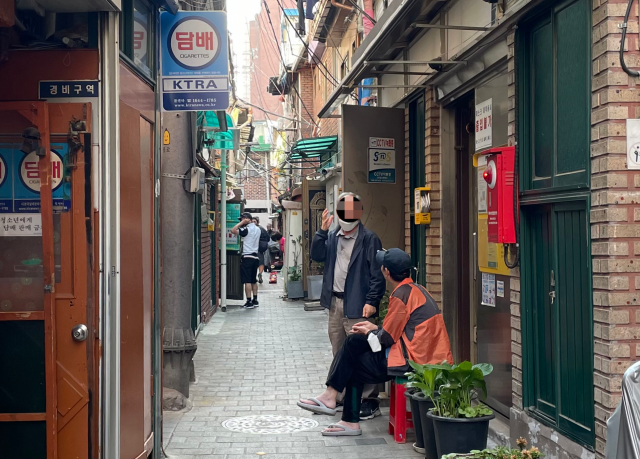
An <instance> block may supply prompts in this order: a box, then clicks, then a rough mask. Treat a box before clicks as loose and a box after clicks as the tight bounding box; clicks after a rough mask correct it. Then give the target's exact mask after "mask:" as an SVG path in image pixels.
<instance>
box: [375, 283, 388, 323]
mask: <svg viewBox="0 0 640 459" xmlns="http://www.w3.org/2000/svg"><path fill="white" fill-rule="evenodd" d="M390 295H391V293H389V291H388V290H387V291H386V292H384V296H383V297H382V300H380V305H379V306H378V319H377V322H376V325H382V321H383V320H384V318H385V317H387V312H389V296H390Z"/></svg>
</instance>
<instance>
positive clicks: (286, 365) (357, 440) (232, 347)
mask: <svg viewBox="0 0 640 459" xmlns="http://www.w3.org/2000/svg"><path fill="white" fill-rule="evenodd" d="M265 282H266V278H265ZM258 298H259V300H260V307H258V308H256V309H253V310H245V309H242V307H241V305H240V302H229V303H230V304H229V307H228V308H227V312H224V313H223V312H221V311H218V312H217V313H216V314H214V316H213V317H212V319H211V321H210V322H209V324H208V325H207V326H205V327H204V328H203V329H202V331H201V332H200V334H199V336H198V350H197V351H196V354H195V357H194V361H195V367H196V382H195V383H193V384H192V385H191V389H190V391H191V392H190V394H189V398H190V400H191V401H192V403H193V408H191V410H189V411H187V412H180V413H174V412H165V413H164V424H163V428H164V429H163V430H164V438H163V443H164V450H165V452H166V454H167V456H168V457H169V458H171V459H202V458H211V459H223V458H224V459H243V458H256V457H264V458H267V459H269V458H272V459H339V458H350V459H353V458H355V459H357V458H366V459H374V458H387V457H393V458H408V457H414V458H418V457H424V456H421V455H420V454H418V453H416V452H414V451H413V448H412V446H411V444H412V438H413V437H411V436H409V441H408V442H407V443H406V444H396V443H395V442H394V441H393V437H392V436H390V435H389V434H388V433H387V429H388V422H389V417H388V412H389V409H388V408H382V416H379V417H377V418H375V419H373V420H370V421H363V422H361V426H362V429H363V434H362V436H359V437H342V438H330V437H323V436H322V435H321V434H320V431H321V430H322V429H323V428H324V427H326V426H327V425H328V424H330V423H332V422H338V421H339V420H340V413H338V415H336V416H331V417H330V416H319V415H314V414H312V413H309V412H307V411H304V410H302V409H300V408H298V407H297V406H296V402H297V401H298V400H299V399H300V398H304V397H309V396H315V395H318V394H320V393H321V392H322V391H323V390H324V387H325V386H324V382H325V379H326V376H327V371H328V369H329V365H330V364H331V360H332V355H331V346H330V344H329V338H328V336H327V313H326V312H325V311H309V312H306V311H305V310H304V303H303V302H302V301H297V302H293V301H291V302H290V301H283V300H282V285H281V283H279V284H278V285H269V284H266V283H265V284H263V285H261V286H260V292H259V294H258ZM410 435H411V434H410Z"/></svg>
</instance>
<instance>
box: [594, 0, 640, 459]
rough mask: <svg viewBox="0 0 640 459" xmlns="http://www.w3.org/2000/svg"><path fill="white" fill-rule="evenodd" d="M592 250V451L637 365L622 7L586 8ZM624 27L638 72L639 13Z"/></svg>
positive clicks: (632, 93) (632, 179) (629, 91)
mask: <svg viewBox="0 0 640 459" xmlns="http://www.w3.org/2000/svg"><path fill="white" fill-rule="evenodd" d="M593 8H594V10H593V48H592V59H593V79H592V112H591V125H592V130H591V140H592V143H591V189H592V200H591V206H592V208H591V240H592V243H591V250H592V256H593V287H594V293H593V305H594V311H593V316H594V337H595V343H594V351H595V356H594V368H595V375H594V384H595V391H594V396H595V402H596V411H595V412H596V435H597V439H596V451H597V453H598V455H599V457H603V454H604V447H605V441H606V438H607V428H606V421H607V419H608V418H609V416H610V415H611V414H612V413H613V411H614V409H615V407H616V405H617V404H618V402H619V401H620V397H621V394H620V390H621V389H620V385H621V377H622V374H623V373H624V371H625V370H626V369H627V368H628V367H629V366H630V365H631V364H632V363H633V362H634V361H637V360H638V359H640V307H639V305H640V296H639V295H640V258H639V257H638V255H640V225H639V224H638V221H640V199H639V197H640V174H638V173H637V172H634V171H631V170H628V169H627V167H626V124H625V122H626V119H627V118H638V117H640V95H639V94H640V93H639V92H638V89H637V86H636V85H637V81H636V79H635V78H630V77H629V76H628V75H627V74H626V73H624V72H623V71H622V68H621V66H620V59H619V56H618V50H619V48H620V36H621V35H620V29H619V28H618V27H617V24H619V23H622V22H624V13H625V10H626V8H627V3H626V2H620V3H618V2H606V1H600V0H595V1H594V2H593ZM630 17H631V19H630V20H629V22H628V34H627V42H626V44H625V49H626V50H628V52H627V53H625V62H626V63H627V65H628V66H629V67H632V68H638V67H640V53H639V52H638V21H637V18H638V9H637V3H636V4H635V5H634V6H633V10H632V12H631V16H630Z"/></svg>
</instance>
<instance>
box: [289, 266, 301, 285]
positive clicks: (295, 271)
mask: <svg viewBox="0 0 640 459" xmlns="http://www.w3.org/2000/svg"><path fill="white" fill-rule="evenodd" d="M301 278H302V272H301V270H300V268H299V267H298V266H292V267H290V268H289V280H290V281H291V282H296V281H299V280H300V279H301Z"/></svg>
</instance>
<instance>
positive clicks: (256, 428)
mask: <svg viewBox="0 0 640 459" xmlns="http://www.w3.org/2000/svg"><path fill="white" fill-rule="evenodd" d="M317 426H318V423H317V422H316V421H314V420H312V419H309V418H297V417H295V416H276V415H263V416H244V417H241V418H231V419H227V420H226V421H224V422H223V423H222V427H224V428H225V429H227V430H232V431H234V432H243V433H252V434H283V433H293V432H301V431H303V430H309V429H313V428H314V427H317Z"/></svg>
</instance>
